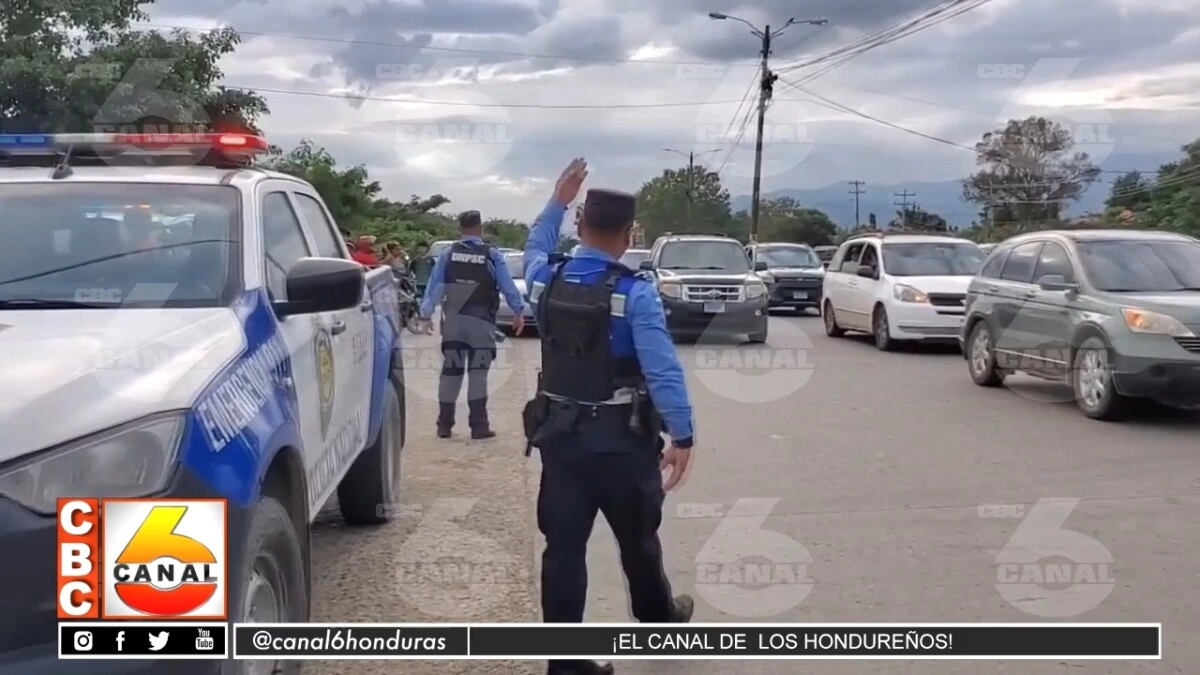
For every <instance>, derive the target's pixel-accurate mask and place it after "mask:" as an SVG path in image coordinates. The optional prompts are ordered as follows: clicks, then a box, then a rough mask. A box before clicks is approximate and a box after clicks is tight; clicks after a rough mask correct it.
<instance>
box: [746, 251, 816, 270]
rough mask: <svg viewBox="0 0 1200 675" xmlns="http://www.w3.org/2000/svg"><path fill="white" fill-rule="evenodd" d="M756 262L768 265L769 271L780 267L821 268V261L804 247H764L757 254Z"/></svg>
mask: <svg viewBox="0 0 1200 675" xmlns="http://www.w3.org/2000/svg"><path fill="white" fill-rule="evenodd" d="M754 257H755V260H756V261H761V262H765V263H767V268H768V269H775V268H779V267H799V268H802V269H803V268H810V267H820V266H821V259H820V258H818V257H817V254H816V253H815V252H813V251H812V250H811V249H808V248H805V247H804V246H769V247H767V246H764V247H761V248H759V249H758V251H756V252H755V256H754Z"/></svg>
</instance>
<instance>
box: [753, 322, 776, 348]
mask: <svg viewBox="0 0 1200 675" xmlns="http://www.w3.org/2000/svg"><path fill="white" fill-rule="evenodd" d="M770 325H771V321H770V320H769V319H768V318H767V317H765V316H764V317H763V322H762V330H761V331H759V332H757V333H751V334H750V344H755V345H761V344H763V343H764V342H766V341H767V329H768V327H769V326H770Z"/></svg>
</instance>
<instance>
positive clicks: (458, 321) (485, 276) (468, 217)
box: [421, 211, 525, 440]
mask: <svg viewBox="0 0 1200 675" xmlns="http://www.w3.org/2000/svg"><path fill="white" fill-rule="evenodd" d="M458 225H459V232H460V233H461V237H460V238H459V240H458V241H457V242H455V243H454V245H452V246H451V247H450V248H448V249H446V250H445V251H444V252H442V255H440V256H438V259H437V260H436V261H435V262H434V265H433V271H432V272H431V273H430V275H429V285H428V286H427V287H426V289H425V298H424V300H423V301H422V303H421V319H422V320H423V321H424V322H425V332H426V333H432V332H433V324H432V317H433V311H434V309H435V308H436V307H437V306H438V304H439V303H440V304H441V305H442V317H443V324H442V372H441V379H440V381H439V383H438V403H439V409H438V420H437V435H438V437H439V438H449V437H450V432H451V429H453V428H454V412H455V411H454V409H455V406H456V405H457V403H458V395H459V392H460V391H461V390H462V381H463V375H464V373H465V375H466V378H467V406H468V409H469V414H468V420H467V421H468V423H469V424H470V426H471V438H473V439H476V440H478V439H485V438H493V437H495V435H496V432H495V431H493V430H492V428H491V425H490V424H489V423H488V412H487V400H488V389H487V377H488V370H489V369H490V368H491V366H492V362H493V361H494V360H495V358H496V312H497V310H499V309H500V294H501V293H503V295H504V300H505V302H507V303H508V306H509V307H510V308H511V309H512V311H513V313H514V316H516V320H515V322H514V325H513V328H514V329H515V330H516V331H517V332H520V331H521V329H523V328H524V323H525V322H524V315H523V311H524V309H525V300H524V298H522V297H521V291H520V290H519V289H518V288H517V285H516V284H515V283H514V282H513V278H512V275H511V274H509V273H508V265H507V264H505V261H504V257H503V256H502V255H501V254H500V252H499V251H497V250H496V249H495V248H493V247H491V246H489V245H488V244H487V243H485V242H484V241H483V221H482V219H481V218H480V215H479V212H478V211H467V212H465V213H463V214H462V215H461V216H459V218H458Z"/></svg>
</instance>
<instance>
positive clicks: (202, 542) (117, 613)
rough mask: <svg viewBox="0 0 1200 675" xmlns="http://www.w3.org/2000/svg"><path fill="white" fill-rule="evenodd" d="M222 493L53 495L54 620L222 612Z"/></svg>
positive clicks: (225, 546) (221, 615) (215, 616)
mask: <svg viewBox="0 0 1200 675" xmlns="http://www.w3.org/2000/svg"><path fill="white" fill-rule="evenodd" d="M226 508H227V504H226V501H225V500H224V499H180V500H163V499H88V498H79V499H69V498H68V499H59V500H58V618H60V619H142V620H146V619H156V620H164V619H192V620H197V619H206V620H224V619H225V618H226V615H227V613H228V609H227V606H226V604H227V596H228V592H229V591H228V577H229V554H228V551H229V543H228V535H227V532H226Z"/></svg>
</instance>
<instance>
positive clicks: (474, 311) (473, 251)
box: [444, 240, 500, 322]
mask: <svg viewBox="0 0 1200 675" xmlns="http://www.w3.org/2000/svg"><path fill="white" fill-rule="evenodd" d="M491 253H492V249H491V247H490V246H488V245H487V244H485V243H483V242H475V241H465V240H464V241H457V242H454V244H453V245H452V246H451V247H450V251H449V253H448V254H447V257H446V270H445V277H444V281H445V283H446V295H445V311H446V315H447V317H448V318H453V317H454V316H455V315H458V314H462V315H465V316H472V317H476V318H480V319H486V320H489V321H492V322H495V320H496V312H497V311H498V310H499V309H500V289H499V288H498V287H497V285H496V272H495V270H493V269H492V260H491Z"/></svg>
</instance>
